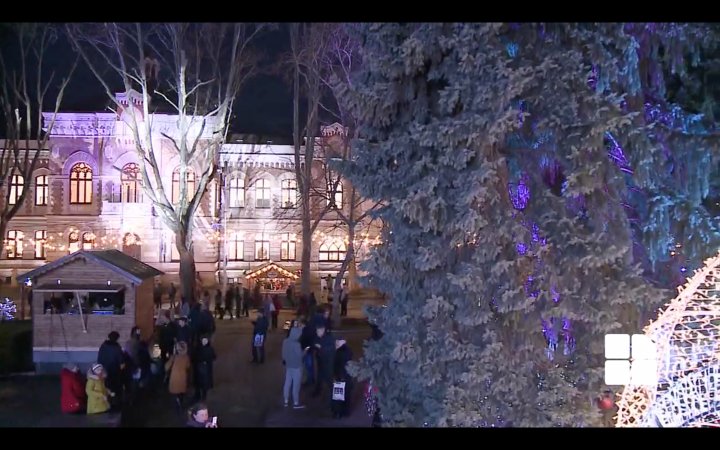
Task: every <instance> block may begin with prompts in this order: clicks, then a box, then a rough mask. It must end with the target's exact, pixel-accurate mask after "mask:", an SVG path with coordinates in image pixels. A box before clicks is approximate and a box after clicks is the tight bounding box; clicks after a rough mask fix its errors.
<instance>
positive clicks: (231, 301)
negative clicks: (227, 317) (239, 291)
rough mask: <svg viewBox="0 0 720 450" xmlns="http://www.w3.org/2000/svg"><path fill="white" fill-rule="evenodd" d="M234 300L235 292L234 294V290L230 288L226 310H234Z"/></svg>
mask: <svg viewBox="0 0 720 450" xmlns="http://www.w3.org/2000/svg"><path fill="white" fill-rule="evenodd" d="M234 299H235V292H233V290H232V288H230V289H228V290H227V292H226V293H225V309H232V307H233V301H234Z"/></svg>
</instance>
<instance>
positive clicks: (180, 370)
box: [165, 354, 190, 394]
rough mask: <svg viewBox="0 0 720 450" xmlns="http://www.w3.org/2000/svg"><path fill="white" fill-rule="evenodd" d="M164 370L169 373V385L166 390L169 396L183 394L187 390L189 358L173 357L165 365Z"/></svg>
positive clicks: (185, 356) (184, 356)
mask: <svg viewBox="0 0 720 450" xmlns="http://www.w3.org/2000/svg"><path fill="white" fill-rule="evenodd" d="M165 370H166V371H168V370H169V371H170V384H169V386H168V390H169V391H170V393H171V394H184V393H186V392H187V389H188V372H190V357H189V356H188V355H187V354H185V355H173V356H172V357H171V358H170V359H169V360H168V362H167V363H166V364H165Z"/></svg>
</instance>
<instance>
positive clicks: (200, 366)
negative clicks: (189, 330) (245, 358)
mask: <svg viewBox="0 0 720 450" xmlns="http://www.w3.org/2000/svg"><path fill="white" fill-rule="evenodd" d="M216 358H217V356H216V355H215V350H214V349H213V348H212V345H210V337H209V336H203V337H202V338H200V348H199V349H198V350H197V352H196V354H195V363H194V366H195V400H196V401H197V400H203V401H204V400H205V399H206V398H207V393H208V391H209V390H210V389H212V388H213V387H214V382H213V362H214V361H215V359H216Z"/></svg>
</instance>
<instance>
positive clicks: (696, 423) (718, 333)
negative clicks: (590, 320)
mask: <svg viewBox="0 0 720 450" xmlns="http://www.w3.org/2000/svg"><path fill="white" fill-rule="evenodd" d="M645 334H646V335H647V336H648V337H650V339H652V340H653V341H654V342H655V343H656V348H657V372H658V373H657V374H658V383H657V384H656V385H653V386H632V385H628V386H625V389H624V391H623V392H622V394H621V395H620V398H619V400H618V402H617V405H618V408H619V409H618V416H617V426H618V427H709V426H713V427H717V426H720V401H718V399H717V398H716V392H720V346H719V345H718V337H720V254H718V255H717V256H715V257H713V258H710V259H708V260H707V261H705V266H704V267H703V268H702V269H700V270H698V271H696V272H695V274H694V275H693V277H692V278H690V279H689V280H688V282H687V283H686V284H685V286H684V287H681V288H679V292H678V295H677V297H675V298H674V299H673V300H672V301H670V303H669V304H668V305H667V307H666V308H665V310H664V311H661V312H660V314H659V316H658V318H657V320H655V321H654V322H652V323H650V325H648V326H647V327H646V328H645Z"/></svg>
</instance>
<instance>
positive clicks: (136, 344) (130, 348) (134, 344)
mask: <svg viewBox="0 0 720 450" xmlns="http://www.w3.org/2000/svg"><path fill="white" fill-rule="evenodd" d="M139 351H140V340H139V339H135V338H130V339H128V341H127V342H126V343H125V353H127V355H128V357H130V361H131V362H132V365H133V367H139V365H140V362H139V360H138V352H139ZM101 364H102V363H101Z"/></svg>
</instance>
